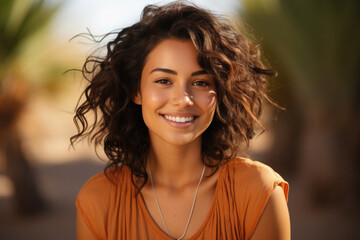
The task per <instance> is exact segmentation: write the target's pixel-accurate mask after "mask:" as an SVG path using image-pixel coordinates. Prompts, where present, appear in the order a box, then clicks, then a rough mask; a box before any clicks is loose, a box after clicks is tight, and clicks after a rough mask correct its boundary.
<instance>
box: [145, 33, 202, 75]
mask: <svg viewBox="0 0 360 240" xmlns="http://www.w3.org/2000/svg"><path fill="white" fill-rule="evenodd" d="M157 67H161V68H168V69H172V70H175V71H197V70H201V69H202V68H201V67H200V65H199V63H198V57H197V51H196V49H195V47H194V45H193V43H192V41H191V40H178V39H165V40H162V41H161V42H160V43H158V44H157V45H156V46H155V47H154V48H153V49H152V50H151V51H150V53H149V54H148V56H147V58H146V60H145V64H144V68H143V73H146V72H148V71H151V70H152V69H153V68H157Z"/></svg>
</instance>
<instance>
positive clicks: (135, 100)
mask: <svg viewBox="0 0 360 240" xmlns="http://www.w3.org/2000/svg"><path fill="white" fill-rule="evenodd" d="M133 101H134V103H135V104H137V105H141V104H142V99H141V94H140V92H137V93H136V95H135V97H134V98H133Z"/></svg>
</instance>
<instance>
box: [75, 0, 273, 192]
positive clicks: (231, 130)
mask: <svg viewBox="0 0 360 240" xmlns="http://www.w3.org/2000/svg"><path fill="white" fill-rule="evenodd" d="M116 34H117V36H116V38H115V39H114V40H112V41H110V42H109V43H107V46H106V48H107V52H106V55H105V56H104V57H99V56H94V55H91V56H89V57H88V58H87V59H86V62H85V64H84V66H83V68H82V73H83V76H84V77H85V79H87V80H88V81H89V85H88V86H87V87H86V89H85V91H84V93H83V94H84V95H85V100H84V101H83V102H82V103H81V104H78V106H77V109H76V115H75V117H74V122H75V124H76V127H77V129H78V133H77V134H76V135H74V136H72V137H71V144H74V142H75V141H76V140H78V139H79V138H82V137H89V139H90V141H92V142H94V145H95V147H96V146H98V145H103V146H104V151H105V153H106V155H107V157H108V158H109V162H108V164H107V165H106V167H105V170H104V171H105V174H107V173H109V172H113V171H114V170H116V169H117V168H118V167H119V166H120V165H126V166H128V167H129V168H130V169H131V173H132V175H133V176H136V178H135V179H137V180H140V183H141V184H140V185H137V183H139V181H137V180H136V181H134V180H133V183H134V185H135V186H137V187H138V189H141V187H142V186H143V185H144V184H145V183H146V182H147V179H148V176H147V173H146V169H145V163H146V157H147V154H148V153H149V147H150V140H149V134H148V129H147V127H146V125H145V123H144V121H143V118H142V112H141V106H139V105H137V104H135V103H134V102H133V99H134V96H135V95H136V93H137V92H138V91H139V89H140V79H141V72H142V69H143V67H144V64H145V60H146V57H147V55H148V54H149V52H150V51H151V50H152V49H153V48H154V47H155V46H156V45H157V44H158V43H159V42H161V41H162V40H164V39H170V38H173V39H180V40H191V41H192V42H193V44H194V46H195V49H196V50H197V52H198V61H199V65H200V66H201V67H202V68H204V70H205V71H207V72H208V73H209V74H211V75H212V76H213V78H214V79H215V82H216V89H217V107H216V113H215V115H214V118H213V121H212V123H211V124H210V126H209V127H208V129H207V130H206V131H205V132H204V133H203V137H202V159H203V162H204V164H205V165H207V166H208V167H211V168H214V171H216V169H217V168H218V167H219V164H220V163H222V162H223V161H227V160H229V159H231V158H233V157H235V156H236V155H237V154H238V153H239V152H241V151H242V147H244V146H245V147H247V146H248V145H249V140H250V139H251V138H252V136H253V133H254V127H255V124H256V123H258V124H260V126H262V125H261V123H260V122H259V117H260V115H261V111H262V101H263V99H264V98H267V95H266V87H267V80H266V78H265V77H266V76H273V75H274V72H273V71H272V70H268V69H266V68H265V67H264V65H263V64H262V62H261V61H260V54H259V49H258V48H257V46H255V45H254V44H252V43H251V42H250V41H249V40H248V38H246V37H245V36H244V35H243V34H241V33H240V32H239V30H238V29H237V27H236V26H235V24H233V23H231V21H229V20H227V19H226V18H223V17H221V16H218V15H215V14H212V13H210V12H209V11H207V10H204V9H202V8H199V7H197V6H195V5H193V4H191V3H187V2H181V1H180V2H179V1H177V2H174V3H170V4H167V5H164V6H154V5H149V6H147V7H145V8H144V10H143V13H142V16H141V19H140V21H139V22H137V23H135V24H134V25H132V26H130V27H127V28H124V29H122V30H121V31H120V32H117V33H116ZM89 112H93V113H94V115H95V117H94V120H93V122H92V124H91V125H89V123H88V121H87V118H86V116H87V114H88V113H89ZM133 179H134V178H133Z"/></svg>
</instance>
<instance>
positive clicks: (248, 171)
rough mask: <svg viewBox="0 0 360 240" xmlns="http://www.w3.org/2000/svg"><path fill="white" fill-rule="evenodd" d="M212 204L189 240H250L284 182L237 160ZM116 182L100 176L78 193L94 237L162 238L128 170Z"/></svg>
mask: <svg viewBox="0 0 360 240" xmlns="http://www.w3.org/2000/svg"><path fill="white" fill-rule="evenodd" d="M219 171H220V174H219V178H218V182H217V186H216V192H215V196H214V200H213V203H212V206H211V208H210V211H209V213H208V216H207V217H206V219H205V221H204V222H203V224H202V226H201V227H200V229H199V230H198V231H197V232H196V233H195V234H194V235H193V236H192V237H191V238H190V239H206V240H210V239H250V237H251V235H252V233H253V232H254V230H255V227H256V225H257V222H258V221H259V218H260V216H261V213H262V211H263V209H264V207H265V205H266V203H267V200H268V199H269V197H270V195H271V193H272V192H273V190H274V189H275V187H276V186H278V185H280V186H281V187H282V188H283V190H284V194H285V198H286V200H287V196H288V189H289V186H288V183H287V182H285V181H284V179H282V178H281V176H280V175H278V174H277V173H276V172H274V171H273V170H272V169H271V168H270V167H268V166H266V165H264V164H262V163H260V162H256V161H252V160H249V159H243V158H236V159H233V160H231V161H229V162H227V163H226V164H224V165H223V166H222V167H221V168H220V169H219ZM117 180H118V181H117V183H116V184H113V183H111V182H110V181H109V180H108V179H107V178H106V176H105V175H104V173H99V174H97V175H95V176H94V177H92V178H91V179H90V180H89V181H88V182H87V183H86V184H85V185H84V186H83V187H82V189H81V190H80V192H79V194H78V197H77V200H76V207H77V209H78V212H79V214H80V215H81V216H82V218H83V219H84V221H85V223H86V224H87V226H88V227H89V229H90V231H91V232H92V234H93V235H94V236H95V238H96V239H99V240H100V239H111V240H118V239H142V240H144V239H166V240H170V239H171V238H170V237H168V236H167V234H166V233H164V232H163V231H162V230H161V229H160V228H159V227H158V226H157V224H156V223H155V222H154V220H153V219H152V217H151V215H150V214H149V212H148V210H147V208H146V206H145V203H144V200H143V198H142V197H141V195H140V194H138V195H135V193H136V188H135V187H134V186H133V184H132V181H131V172H130V169H129V168H128V167H126V166H123V167H121V168H119V170H118V174H117Z"/></svg>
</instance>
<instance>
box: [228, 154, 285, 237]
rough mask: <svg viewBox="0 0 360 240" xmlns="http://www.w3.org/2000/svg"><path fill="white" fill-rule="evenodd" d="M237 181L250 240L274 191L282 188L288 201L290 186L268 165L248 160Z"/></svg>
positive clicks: (238, 194)
mask: <svg viewBox="0 0 360 240" xmlns="http://www.w3.org/2000/svg"><path fill="white" fill-rule="evenodd" d="M235 181H237V182H236V183H235V184H236V186H240V187H239V188H238V192H237V194H236V195H237V198H238V199H237V202H238V203H239V204H238V207H239V208H238V212H239V213H240V215H241V220H242V225H243V233H244V236H245V239H250V238H251V236H252V234H253V232H254V230H255V228H256V225H257V223H258V221H259V219H260V217H261V214H262V212H263V210H264V208H265V206H266V203H267V201H268V199H269V198H270V196H271V194H272V192H273V191H274V189H275V188H276V187H277V186H281V187H282V189H283V191H284V196H285V199H286V201H287V200H288V191H289V184H288V183H287V182H286V181H285V180H284V179H283V178H282V177H281V176H280V175H279V174H277V173H276V172H275V171H274V170H273V169H271V168H270V167H268V166H267V165H265V164H262V163H260V162H255V161H251V160H248V159H246V160H244V162H243V164H242V165H240V167H238V169H237V170H236V177H235Z"/></svg>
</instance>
